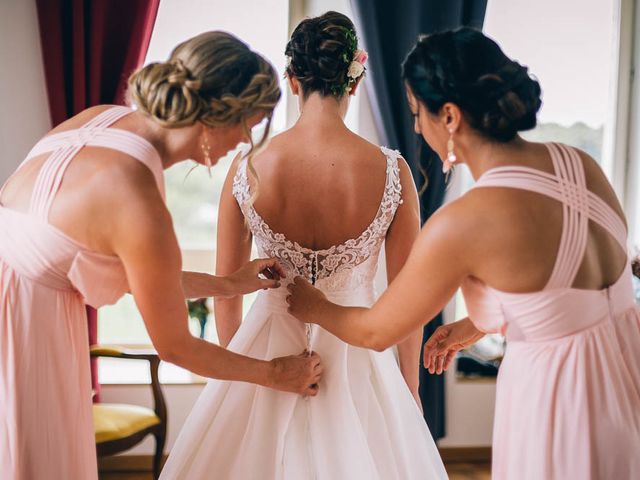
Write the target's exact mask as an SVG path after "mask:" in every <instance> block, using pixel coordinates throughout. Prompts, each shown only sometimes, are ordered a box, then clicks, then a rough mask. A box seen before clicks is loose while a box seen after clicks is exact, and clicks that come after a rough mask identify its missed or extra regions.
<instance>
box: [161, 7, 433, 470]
mask: <svg viewBox="0 0 640 480" xmlns="http://www.w3.org/2000/svg"><path fill="white" fill-rule="evenodd" d="M285 53H286V55H287V57H288V60H289V63H288V66H287V71H286V76H287V79H288V81H289V85H290V87H291V90H292V92H293V94H294V95H297V96H298V98H299V106H300V110H301V115H300V118H299V119H298V121H297V123H296V124H295V125H294V126H293V127H292V128H291V129H290V130H288V131H286V132H284V133H282V134H280V135H278V136H276V137H275V138H274V139H273V140H272V142H271V143H270V145H269V147H268V148H267V149H266V150H265V151H264V152H262V153H261V154H259V155H258V156H257V157H256V159H255V165H252V164H250V163H249V164H248V163H247V162H246V161H238V162H237V163H236V164H235V165H234V166H233V167H232V168H231V170H230V173H229V176H228V177H227V180H226V183H225V186H224V189H223V192H222V198H221V201H220V212H219V228H218V232H219V233H218V259H217V265H218V267H217V268H218V273H219V274H225V273H227V272H232V271H235V270H237V268H238V267H239V266H240V265H242V264H244V263H245V262H246V261H247V260H248V259H249V256H250V253H251V244H252V240H253V241H255V242H256V246H257V248H258V251H259V253H260V254H261V255H268V256H272V257H275V258H277V259H278V260H279V261H280V263H281V264H282V266H283V267H284V269H285V271H286V272H287V278H286V279H285V281H290V280H292V279H293V278H294V277H295V276H298V275H302V276H304V277H305V278H308V279H309V280H310V281H311V282H312V283H314V284H315V285H316V286H317V287H318V288H320V289H321V290H322V291H323V292H324V293H325V294H326V295H327V297H329V298H330V299H331V300H333V301H334V302H337V303H341V304H345V305H357V306H370V305H372V304H373V302H374V300H375V298H376V293H375V290H374V277H375V273H376V270H377V268H378V257H379V254H380V250H381V248H382V246H383V245H384V246H385V253H386V269H387V278H388V280H389V281H391V280H392V279H393V278H394V277H395V275H396V274H397V272H398V271H399V270H400V269H401V267H402V266H403V264H404V262H405V260H406V258H407V256H408V254H409V251H410V248H411V246H412V243H413V241H414V239H415V238H416V236H417V235H418V231H419V207H418V198H417V194H416V190H415V186H414V184H413V180H412V177H411V173H410V171H409V168H408V166H407V164H406V163H405V161H404V159H403V158H402V157H401V156H400V154H399V153H397V152H394V151H391V150H389V149H386V148H380V147H377V146H375V145H372V144H370V143H369V142H367V141H365V140H364V139H362V138H361V137H359V136H357V135H356V134H354V133H353V132H351V131H350V130H349V129H347V127H346V126H345V124H344V121H343V119H344V116H345V114H346V112H347V108H348V106H349V98H350V96H352V95H354V94H355V93H356V91H357V89H358V85H359V83H360V80H361V79H362V77H363V74H364V70H365V69H364V62H365V61H366V53H365V52H363V51H361V50H358V45H357V37H356V33H355V29H354V26H353V23H352V22H351V21H350V20H349V19H348V18H347V17H345V16H344V15H342V14H339V13H336V12H328V13H326V14H324V15H322V16H320V17H316V18H311V19H306V20H304V21H303V22H301V23H300V24H299V25H298V27H297V28H296V29H295V31H294V32H293V34H292V36H291V39H290V41H289V43H288V44H287V47H286V52H285ZM287 293H288V292H287V290H286V288H284V286H283V287H281V288H279V289H274V290H269V291H263V292H261V293H260V295H259V296H258V298H257V300H256V301H255V303H254V304H253V306H252V308H251V310H250V311H249V313H248V315H247V316H246V318H245V319H244V322H242V323H241V317H242V300H241V298H238V297H236V298H232V299H223V300H218V299H216V304H215V314H216V325H217V329H218V335H219V338H220V342H221V344H222V345H223V346H227V348H229V349H230V350H233V351H235V352H238V353H242V354H244V355H250V356H253V357H257V358H261V357H264V358H271V357H273V356H278V355H288V354H292V353H295V352H297V351H299V350H300V348H304V347H305V346H306V348H307V349H308V351H311V350H312V349H313V350H314V351H316V352H318V353H320V355H321V356H322V358H323V359H324V363H323V365H324V377H323V380H322V383H321V385H320V387H321V388H320V389H319V392H318V395H317V396H315V397H300V396H298V395H295V394H288V393H283V392H278V391H274V390H269V389H266V388H261V387H259V386H256V385H253V384H248V383H238V382H233V383H232V382H225V381H216V380H214V381H211V382H209V384H208V385H207V386H206V388H205V389H204V391H203V393H202V395H201V396H200V398H199V400H198V401H197V403H196V405H195V407H194V409H193V411H192V412H191V414H190V416H189V418H188V419H187V422H186V424H185V426H184V428H183V430H182V432H181V433H180V436H179V437H178V439H177V441H176V444H175V446H174V448H173V450H172V452H171V455H170V456H169V459H168V461H167V464H166V465H165V468H164V471H163V472H162V477H161V478H163V479H174V478H184V479H187V478H188V479H203V478H216V479H233V480H243V479H296V480H300V479H327V480H340V479H365V478H366V479H381V480H392V479H399V480H410V479H418V478H420V479H425V478H429V479H432V478H446V473H445V470H444V467H443V464H442V461H441V459H440V457H439V455H438V451H437V449H436V446H435V444H434V441H433V439H432V438H431V436H430V434H429V431H428V429H427V426H426V424H425V422H424V420H423V418H422V414H421V411H420V408H419V406H418V404H419V398H418V393H417V392H418V363H419V350H420V341H421V334H420V332H419V331H416V332H414V334H413V335H411V336H410V337H409V338H408V339H407V340H405V341H404V342H403V343H401V344H399V345H398V357H399V362H397V361H396V359H395V357H394V354H393V352H392V351H391V350H387V351H383V352H374V351H370V350H365V349H361V348H357V347H352V346H350V345H347V344H346V343H344V342H342V341H340V340H339V339H338V338H336V337H335V336H333V335H331V334H330V333H328V332H326V331H324V330H322V329H320V328H317V327H313V328H311V327H310V326H306V327H305V326H301V324H300V323H299V322H297V321H296V320H294V319H293V318H292V317H291V316H290V315H288V314H287V304H286V302H285V297H286V296H287Z"/></svg>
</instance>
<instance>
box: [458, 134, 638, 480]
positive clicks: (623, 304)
mask: <svg viewBox="0 0 640 480" xmlns="http://www.w3.org/2000/svg"><path fill="white" fill-rule="evenodd" d="M548 148H549V151H550V153H551V157H552V160H553V165H554V169H555V175H553V174H549V173H546V172H542V171H539V170H536V169H532V168H526V167H517V166H509V167H499V168H495V169H492V170H490V171H488V172H486V173H485V174H484V175H483V176H482V177H481V178H480V179H478V182H477V183H476V185H475V188H486V187H506V188H517V189H524V190H528V191H531V192H536V193H539V194H542V195H546V196H548V197H551V198H553V199H556V200H558V201H559V202H561V203H562V208H563V219H564V220H563V228H562V237H561V241H560V247H559V251H558V255H557V260H556V264H555V267H554V270H553V273H552V275H551V277H550V278H549V281H548V284H547V285H546V287H545V288H544V289H543V290H541V291H539V292H533V293H524V294H514V293H506V292H503V291H499V290H496V289H494V288H491V287H489V286H487V285H485V284H483V283H481V282H480V281H478V280H477V279H468V280H467V281H466V282H465V284H464V286H463V293H464V296H465V300H466V302H467V307H468V310H469V314H470V317H471V319H472V320H473V322H474V323H475V325H476V327H477V328H479V329H481V330H483V331H486V332H501V333H503V334H504V335H506V338H507V350H506V353H505V356H504V360H503V363H502V365H501V367H500V373H499V375H498V381H497V397H496V407H495V408H496V411H495V423H494V432H493V462H492V463H493V465H492V476H493V478H494V479H509V480H511V479H518V480H527V479H531V480H533V479H536V480H539V479H544V480H554V479H555V480H568V479H580V480H588V479H602V480H614V479H615V480H626V479H628V480H631V479H639V478H640V311H639V309H638V307H637V306H636V305H635V302H634V295H633V290H632V284H631V271H630V266H627V267H626V268H625V269H624V271H623V272H622V273H621V275H620V277H619V279H618V280H617V281H616V282H615V283H614V284H613V285H611V286H609V287H608V288H604V289H602V290H584V289H577V288H572V285H573V283H574V279H575V277H576V274H577V272H578V268H579V267H580V264H581V262H582V260H583V257H584V252H585V248H586V244H587V238H588V228H589V224H590V223H591V224H592V225H594V226H595V225H597V226H599V227H601V228H603V229H604V230H605V231H606V232H607V233H608V234H609V235H610V236H611V237H613V238H614V239H615V240H616V241H617V243H618V244H619V246H620V248H622V249H623V250H625V251H626V239H627V231H626V227H625V224H624V222H623V220H622V219H621V218H620V217H619V216H618V215H617V214H616V213H615V212H614V211H613V209H612V208H611V207H609V206H608V205H607V204H606V203H605V202H604V201H603V200H602V199H601V198H599V197H598V196H596V195H595V194H594V193H593V192H591V191H589V190H588V189H587V186H586V180H585V175H584V170H583V165H582V161H581V159H580V157H579V155H578V154H577V152H576V151H575V150H574V149H572V148H570V147H566V146H564V145H559V144H549V145H548Z"/></svg>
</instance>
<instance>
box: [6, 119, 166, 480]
mask: <svg viewBox="0 0 640 480" xmlns="http://www.w3.org/2000/svg"><path fill="white" fill-rule="evenodd" d="M128 113H131V110H130V109H128V108H125V107H113V108H110V109H108V110H105V111H104V112H102V113H100V114H99V115H97V116H96V117H94V118H93V119H92V120H91V121H89V122H88V123H87V124H85V125H84V126H83V127H81V128H79V129H74V130H70V131H65V132H60V133H55V134H51V135H49V136H47V137H45V138H43V139H42V140H41V141H40V142H38V143H37V144H36V145H35V147H34V148H33V149H32V150H31V152H30V153H29V155H28V156H27V158H26V159H25V161H24V162H23V165H24V164H26V163H28V162H29V161H30V160H31V159H33V158H35V157H38V156H41V155H43V154H49V156H48V157H47V159H46V160H45V162H44V164H43V165H42V167H41V169H40V172H39V174H38V177H37V180H36V182H35V186H34V189H33V194H32V197H31V204H30V207H29V210H28V211H27V212H26V213H23V212H19V211H16V210H12V209H10V208H6V207H3V206H1V205H0V478H1V479H7V480H9V479H11V480H35V479H56V480H58V479H60V480H63V479H64V480H91V479H97V478H98V473H97V465H96V451H95V439H94V432H93V419H92V411H91V381H90V371H89V345H88V333H87V318H86V313H85V303H86V304H89V305H92V306H94V307H99V306H101V305H105V304H109V303H113V302H115V301H116V300H117V299H118V298H120V297H121V296H122V295H123V294H124V293H125V292H126V291H127V290H128V287H127V279H126V275H125V271H124V268H123V265H122V264H121V262H120V260H119V259H118V258H117V257H113V256H108V255H103V254H100V253H97V252H94V251H91V250H90V249H88V248H86V247H85V246H83V245H82V244H80V243H78V242H77V241H75V240H73V239H72V238H70V237H69V236H67V235H65V234H64V233H63V232H62V231H60V230H59V229H57V228H56V227H54V226H53V225H51V224H50V223H49V222H48V214H49V210H50V208H51V205H52V203H53V201H54V199H55V195H56V192H57V191H58V189H59V187H60V184H61V182H62V179H63V177H64V172H65V170H66V168H67V166H68V165H69V163H70V162H71V160H72V159H73V158H74V157H75V155H76V154H77V153H78V152H79V151H80V150H81V149H82V148H83V147H85V146H87V147H103V148H110V149H115V150H118V151H121V152H123V153H125V154H127V155H130V156H132V157H134V158H136V159H138V160H139V161H141V162H143V163H144V164H145V165H146V166H147V167H148V168H149V169H150V170H151V171H152V172H153V174H154V175H155V178H156V180H157V184H158V188H159V189H160V191H161V192H163V176H162V164H161V161H160V157H159V156H158V154H157V152H156V151H155V149H154V148H153V147H152V146H151V144H150V143H149V142H148V141H146V140H145V139H143V138H141V137H139V136H137V135H134V134H132V133H130V132H126V131H124V130H119V129H115V128H107V127H109V126H110V125H111V124H112V123H114V122H115V121H117V120H118V119H120V118H121V117H123V116H124V115H127V114H128ZM21 168H22V166H21ZM0 193H1V191H0Z"/></svg>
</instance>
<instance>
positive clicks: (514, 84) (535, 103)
mask: <svg viewBox="0 0 640 480" xmlns="http://www.w3.org/2000/svg"><path fill="white" fill-rule="evenodd" d="M402 70H403V72H402V76H403V78H404V80H405V82H406V83H407V84H408V85H409V88H410V89H411V91H412V92H413V94H414V95H416V97H417V98H418V99H419V100H420V101H421V102H422V103H424V105H425V106H426V107H427V109H428V110H429V111H430V112H431V113H434V114H437V113H438V112H439V111H440V109H441V108H442V106H443V105H444V104H445V103H447V102H453V103H455V104H456V105H458V106H459V107H460V109H461V110H462V111H463V112H464V115H465V118H466V119H467V121H468V122H469V124H470V125H471V127H473V128H475V129H476V130H477V131H479V132H480V133H482V134H483V135H484V136H486V137H488V138H491V139H494V140H496V141H500V142H507V141H509V140H512V139H513V138H515V136H516V135H517V133H518V132H520V131H524V130H530V129H532V128H535V126H536V123H537V118H536V116H537V113H538V110H539V109H540V106H541V105H542V101H541V98H540V95H541V89H540V84H539V83H538V82H537V81H536V80H534V79H533V78H531V76H530V75H529V71H528V69H527V67H525V66H523V65H521V64H519V63H518V62H516V61H514V60H511V59H510V58H508V57H507V56H506V55H505V54H504V53H503V52H502V50H501V49H500V47H499V46H498V45H497V44H496V43H495V42H494V41H493V40H491V39H489V38H488V37H486V36H485V35H484V34H482V32H480V31H478V30H473V29H470V28H461V29H459V30H455V31H448V32H442V33H437V34H433V35H428V36H425V37H422V38H420V39H419V40H418V43H417V44H416V46H415V47H414V48H413V50H412V51H411V52H410V53H409V55H408V56H407V59H406V60H405V62H404V64H403V67H402Z"/></svg>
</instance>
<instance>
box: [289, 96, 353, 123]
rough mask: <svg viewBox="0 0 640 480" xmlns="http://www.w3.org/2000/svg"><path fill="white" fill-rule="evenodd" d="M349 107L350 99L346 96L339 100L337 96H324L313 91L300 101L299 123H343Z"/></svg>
mask: <svg viewBox="0 0 640 480" xmlns="http://www.w3.org/2000/svg"><path fill="white" fill-rule="evenodd" d="M348 107H349V99H348V98H347V97H346V96H345V97H343V98H341V99H340V100H337V99H336V98H335V97H331V96H329V97H322V96H321V95H320V94H319V93H312V94H311V95H309V96H308V97H307V98H306V99H305V100H302V101H301V102H300V118H299V119H298V122H297V123H298V124H299V125H305V124H314V125H316V126H319V125H322V124H326V125H329V126H336V125H341V124H343V123H344V117H345V115H346V114H347V108H348Z"/></svg>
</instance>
